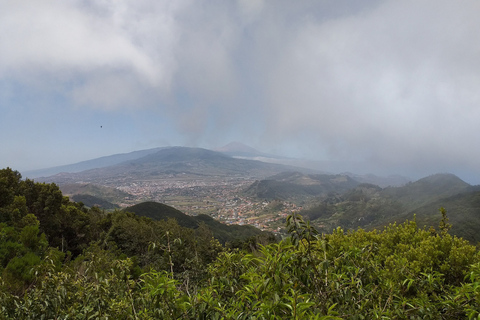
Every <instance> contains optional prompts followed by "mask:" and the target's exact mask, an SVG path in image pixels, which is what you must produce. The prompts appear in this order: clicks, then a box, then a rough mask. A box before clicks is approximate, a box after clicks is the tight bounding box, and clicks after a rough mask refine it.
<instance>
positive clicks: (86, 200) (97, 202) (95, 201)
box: [71, 194, 119, 210]
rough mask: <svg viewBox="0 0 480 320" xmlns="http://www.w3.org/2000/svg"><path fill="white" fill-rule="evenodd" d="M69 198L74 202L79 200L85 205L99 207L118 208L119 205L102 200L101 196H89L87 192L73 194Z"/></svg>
mask: <svg viewBox="0 0 480 320" xmlns="http://www.w3.org/2000/svg"><path fill="white" fill-rule="evenodd" d="M71 199H72V200H73V201H75V202H81V203H83V204H84V205H85V206H87V207H90V208H91V207H98V208H101V209H107V210H108V209H118V208H119V206H118V205H116V204H114V203H111V202H108V201H106V200H103V199H101V198H98V197H95V196H91V195H89V194H75V195H73V196H72V197H71Z"/></svg>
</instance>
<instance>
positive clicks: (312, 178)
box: [245, 172, 359, 201]
mask: <svg viewBox="0 0 480 320" xmlns="http://www.w3.org/2000/svg"><path fill="white" fill-rule="evenodd" d="M358 184H359V183H358V182H357V181H355V180H353V179H352V178H350V177H349V176H347V175H328V174H303V173H300V172H282V173H280V174H277V175H274V176H271V177H269V178H267V179H264V180H259V181H255V182H254V183H253V184H252V185H250V186H249V187H248V188H247V189H246V190H245V194H246V195H248V196H253V197H256V198H262V199H266V200H274V199H281V200H297V201H298V200H304V199H308V198H312V197H318V196H322V195H324V196H326V195H327V194H329V193H343V192H346V191H347V190H349V189H352V188H354V187H356V186H357V185H358Z"/></svg>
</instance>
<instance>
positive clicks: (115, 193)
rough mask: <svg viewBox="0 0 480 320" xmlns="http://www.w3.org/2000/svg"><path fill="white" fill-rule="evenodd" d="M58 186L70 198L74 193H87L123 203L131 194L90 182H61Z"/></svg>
mask: <svg viewBox="0 0 480 320" xmlns="http://www.w3.org/2000/svg"><path fill="white" fill-rule="evenodd" d="M59 187H60V190H61V191H62V193H63V194H64V195H65V196H69V197H72V199H73V197H74V196H76V195H77V196H78V195H89V196H93V197H96V198H100V199H103V200H106V201H108V202H111V203H115V204H119V203H123V202H124V200H125V199H128V198H130V197H131V195H130V194H128V193H127V192H124V191H121V190H118V189H115V188H110V187H104V186H99V185H94V184H91V183H71V184H61V185H59ZM75 201H76V200H75ZM82 202H83V201H82ZM85 204H86V203H85Z"/></svg>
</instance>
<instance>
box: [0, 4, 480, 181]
mask: <svg viewBox="0 0 480 320" xmlns="http://www.w3.org/2000/svg"><path fill="white" fill-rule="evenodd" d="M478 12H480V2H479V1H478V0H458V1H451V0H402V1H398V0H364V1H358V0H316V1H310V0H299V1H290V0H270V1H266V0H265V1H263V0H237V1H235V0H232V1H223V0H218V1H217V0H171V1H168V0H165V1H161V0H131V1H129V0H68V1H53V0H35V1H33V0H15V1H11V0H0V137H1V139H0V167H2V168H3V167H11V168H13V169H15V170H19V171H22V170H33V169H41V168H47V167H53V166H58V165H64V164H71V163H76V162H79V161H83V160H88V159H93V158H97V157H101V156H106V155H111V154H116V153H124V152H130V151H135V150H142V149H148V148H154V147H162V146H192V147H204V148H210V149H214V148H218V147H221V146H223V145H226V144H228V143H229V142H232V141H240V142H242V143H244V144H247V145H249V146H251V147H254V148H256V149H258V150H261V151H263V152H268V153H273V154H277V155H281V156H287V157H295V158H301V159H308V160H315V161H319V162H318V163H319V164H320V163H324V164H327V163H330V164H332V163H336V164H341V165H338V166H337V167H338V170H343V171H356V173H375V174H382V175H386V174H401V175H404V176H407V177H411V178H420V177H423V176H427V175H430V174H434V173H438V172H450V173H454V174H456V175H458V176H459V177H461V178H462V179H464V180H465V181H467V182H469V183H472V184H480V130H479V129H478V127H479V124H480V32H479V30H480V19H478ZM320 166H321V165H320ZM318 169H320V170H321V169H322V168H318Z"/></svg>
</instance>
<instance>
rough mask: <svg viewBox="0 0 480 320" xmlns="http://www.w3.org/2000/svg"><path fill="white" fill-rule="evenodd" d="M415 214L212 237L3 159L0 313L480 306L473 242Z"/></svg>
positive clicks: (279, 312)
mask: <svg viewBox="0 0 480 320" xmlns="http://www.w3.org/2000/svg"><path fill="white" fill-rule="evenodd" d="M438 210H439V212H440V213H441V217H442V218H441V220H439V221H438V227H436V228H433V227H430V228H427V227H423V228H421V227H418V226H417V222H416V218H415V216H413V219H411V220H407V221H402V222H400V223H391V224H389V225H388V226H386V227H383V228H378V229H374V230H370V231H365V230H363V229H360V228H358V229H351V230H344V229H342V228H336V229H333V230H332V231H331V232H329V233H319V232H318V231H317V230H316V229H315V228H314V227H313V226H312V225H311V224H310V222H309V221H308V220H307V219H305V220H304V219H303V218H302V216H300V215H299V214H292V215H290V216H288V218H287V219H286V226H285V227H286V230H287V232H288V236H287V237H285V238H284V239H281V240H279V239H275V238H274V237H269V236H266V235H264V234H258V235H254V236H249V237H247V238H244V239H243V240H235V241H228V239H225V238H223V239H220V240H219V239H218V238H215V236H214V233H213V232H212V230H211V229H210V228H209V227H208V226H207V224H205V223H203V222H199V223H198V225H197V226H196V227H195V228H188V227H185V226H181V225H180V224H179V223H178V222H177V221H176V220H175V219H173V218H172V219H168V220H158V221H157V220H152V219H151V218H148V217H145V216H140V215H137V214H135V213H133V212H128V211H120V210H114V211H109V212H106V211H104V210H101V209H99V208H97V207H92V208H88V207H85V206H84V205H83V204H82V203H81V202H73V201H71V200H70V199H69V198H68V197H66V196H63V194H62V192H61V191H60V189H59V187H58V186H57V185H55V184H53V183H50V184H49V183H38V182H35V181H33V180H29V179H25V180H23V179H22V177H21V175H20V173H19V172H18V171H15V170H12V169H10V168H6V169H1V170H0V264H1V265H0V308H1V310H0V319H323V320H326V319H480V254H479V251H478V247H477V246H476V245H475V244H473V243H470V242H468V241H467V240H464V239H462V238H459V237H457V236H453V235H451V234H450V233H449V231H450V229H451V228H452V225H451V224H450V223H449V218H448V214H449V212H447V211H446V210H445V209H443V208H442V207H439V208H438Z"/></svg>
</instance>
